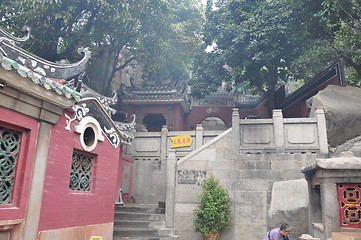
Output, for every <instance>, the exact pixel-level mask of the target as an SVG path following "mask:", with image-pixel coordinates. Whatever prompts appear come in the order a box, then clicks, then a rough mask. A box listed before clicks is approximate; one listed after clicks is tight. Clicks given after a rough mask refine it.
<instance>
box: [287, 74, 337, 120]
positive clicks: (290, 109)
mask: <svg viewBox="0 0 361 240" xmlns="http://www.w3.org/2000/svg"><path fill="white" fill-rule="evenodd" d="M328 85H338V86H339V85H340V79H339V76H338V75H335V76H333V77H332V78H330V79H329V80H328V81H326V82H324V83H323V84H322V85H320V86H319V87H318V88H316V89H313V90H312V91H310V92H308V93H307V94H306V95H304V96H302V98H300V99H298V100H297V101H295V102H294V103H292V104H290V105H289V106H287V107H286V108H284V109H282V113H283V117H285V118H303V117H308V116H309V112H308V109H307V103H306V101H307V100H308V99H309V98H311V97H313V96H314V95H316V94H317V93H318V92H319V91H321V90H323V89H325V88H326V87H327V86H328Z"/></svg>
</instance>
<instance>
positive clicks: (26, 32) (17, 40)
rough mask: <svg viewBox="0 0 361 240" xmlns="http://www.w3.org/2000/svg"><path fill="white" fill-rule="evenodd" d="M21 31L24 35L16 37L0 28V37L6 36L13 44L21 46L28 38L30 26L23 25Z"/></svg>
mask: <svg viewBox="0 0 361 240" xmlns="http://www.w3.org/2000/svg"><path fill="white" fill-rule="evenodd" d="M21 32H22V33H23V34H24V36H23V37H21V38H18V37H14V36H13V35H11V34H10V33H8V32H6V31H5V30H4V29H2V28H0V39H2V38H6V39H8V40H9V41H11V42H12V43H13V44H14V45H15V44H16V45H18V46H20V47H21V46H22V45H24V44H25V43H26V42H27V41H28V40H29V39H30V33H31V28H30V27H28V26H24V27H23V28H22V30H21Z"/></svg>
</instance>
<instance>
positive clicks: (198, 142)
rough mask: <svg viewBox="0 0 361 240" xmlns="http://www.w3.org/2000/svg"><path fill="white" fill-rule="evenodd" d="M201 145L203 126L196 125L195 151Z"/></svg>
mask: <svg viewBox="0 0 361 240" xmlns="http://www.w3.org/2000/svg"><path fill="white" fill-rule="evenodd" d="M202 145H203V126H202V124H197V127H196V149H198V148H200V147H201V146H202Z"/></svg>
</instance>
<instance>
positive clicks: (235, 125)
mask: <svg viewBox="0 0 361 240" xmlns="http://www.w3.org/2000/svg"><path fill="white" fill-rule="evenodd" d="M240 136H241V134H240V128H239V113H238V108H233V112H232V138H233V150H234V153H239V147H240V144H241V142H240Z"/></svg>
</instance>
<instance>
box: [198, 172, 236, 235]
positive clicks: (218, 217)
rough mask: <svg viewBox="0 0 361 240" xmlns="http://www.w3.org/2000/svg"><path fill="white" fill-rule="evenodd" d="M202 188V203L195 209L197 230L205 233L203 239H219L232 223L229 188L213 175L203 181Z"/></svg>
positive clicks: (200, 196) (200, 198)
mask: <svg viewBox="0 0 361 240" xmlns="http://www.w3.org/2000/svg"><path fill="white" fill-rule="evenodd" d="M202 189H203V191H202V193H201V194H200V195H199V196H198V198H199V200H200V203H199V205H198V206H197V208H196V209H195V211H194V213H195V219H194V223H195V230H196V231H197V232H201V233H202V234H203V239H207V240H211V239H212V240H217V239H218V238H219V235H220V232H223V231H225V230H227V229H228V228H229V227H230V225H231V218H230V214H231V206H232V201H231V198H230V196H229V194H228V191H227V189H225V188H224V187H223V186H222V185H221V184H220V183H219V181H218V180H217V179H215V178H214V177H213V176H211V177H208V178H206V179H205V180H204V181H203V184H202Z"/></svg>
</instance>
